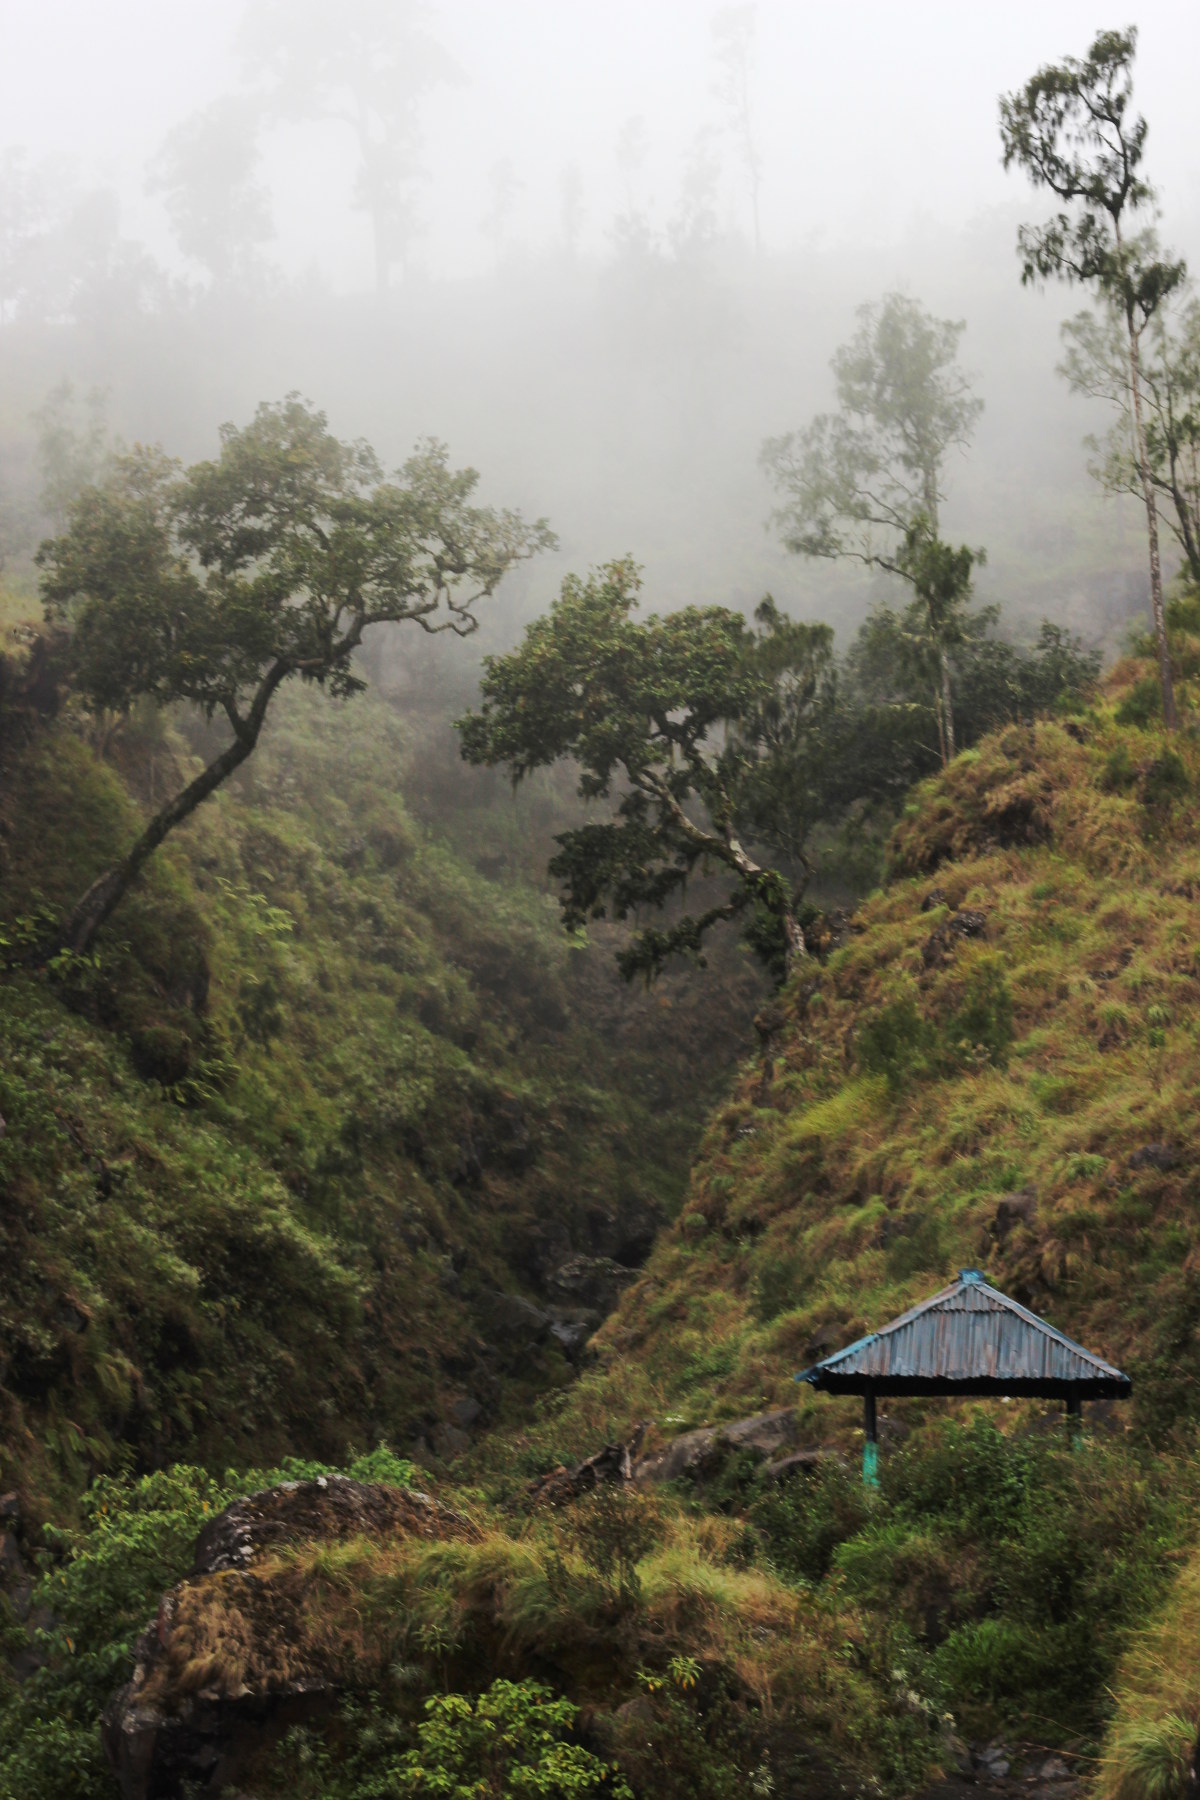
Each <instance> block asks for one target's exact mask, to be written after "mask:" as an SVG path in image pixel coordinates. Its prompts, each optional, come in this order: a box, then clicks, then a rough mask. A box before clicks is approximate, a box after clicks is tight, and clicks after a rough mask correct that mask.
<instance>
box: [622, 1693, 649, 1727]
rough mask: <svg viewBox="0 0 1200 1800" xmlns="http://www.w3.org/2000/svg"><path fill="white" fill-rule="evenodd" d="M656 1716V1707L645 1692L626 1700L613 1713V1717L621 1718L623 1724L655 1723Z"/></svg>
mask: <svg viewBox="0 0 1200 1800" xmlns="http://www.w3.org/2000/svg"><path fill="white" fill-rule="evenodd" d="M654 1717H655V1715H654V1708H653V1706H652V1705H651V1704H650V1700H649V1697H648V1696H647V1695H645V1694H635V1695H634V1697H633V1699H632V1700H626V1701H625V1702H624V1703H623V1704H622V1705H621V1706H618V1708H617V1710H616V1712H615V1713H614V1714H613V1718H614V1719H619V1720H620V1721H621V1723H622V1725H653V1723H654Z"/></svg>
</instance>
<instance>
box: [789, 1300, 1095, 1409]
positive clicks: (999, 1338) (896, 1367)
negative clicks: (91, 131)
mask: <svg viewBox="0 0 1200 1800" xmlns="http://www.w3.org/2000/svg"><path fill="white" fill-rule="evenodd" d="M796 1379H797V1380H798V1381H807V1382H810V1383H811V1384H812V1386H813V1387H817V1388H826V1389H829V1390H831V1391H834V1392H837V1391H840V1392H842V1393H863V1392H865V1391H866V1390H867V1389H868V1388H872V1389H874V1390H875V1391H876V1392H878V1393H880V1394H887V1393H892V1394H897V1393H906V1392H907V1393H934V1392H942V1393H954V1392H959V1393H965V1392H974V1393H1014V1394H1017V1393H1035V1394H1037V1393H1040V1394H1060V1395H1062V1394H1065V1395H1071V1394H1079V1395H1081V1396H1082V1397H1085V1398H1086V1397H1087V1396H1089V1395H1091V1396H1092V1397H1100V1396H1102V1395H1106V1394H1107V1395H1113V1396H1120V1395H1123V1394H1127V1393H1128V1392H1129V1390H1130V1385H1131V1384H1130V1381H1129V1377H1128V1376H1127V1375H1123V1374H1122V1373H1121V1371H1120V1369H1115V1368H1114V1367H1113V1366H1112V1364H1111V1363H1107V1362H1105V1361H1104V1359H1103V1358H1102V1357H1100V1356H1097V1355H1096V1354H1095V1353H1094V1352H1093V1351H1091V1350H1085V1349H1084V1348H1083V1346H1082V1344H1076V1343H1074V1342H1073V1341H1072V1339H1071V1338H1069V1337H1064V1335H1063V1333H1062V1332H1061V1331H1056V1330H1055V1329H1054V1326H1053V1325H1048V1324H1047V1323H1046V1321H1045V1320H1044V1319H1039V1318H1038V1316H1037V1314H1036V1313H1032V1312H1030V1311H1029V1310H1028V1308H1027V1307H1024V1306H1021V1305H1020V1304H1019V1303H1018V1302H1017V1301H1016V1300H1010V1299H1009V1297H1008V1295H1007V1294H1002V1293H1001V1292H1000V1291H999V1289H998V1288H994V1287H992V1286H990V1285H989V1283H988V1282H986V1281H985V1280H984V1278H983V1276H982V1275H981V1274H980V1272H979V1270H978V1269H964V1270H963V1271H962V1273H961V1274H960V1275H959V1278H958V1280H957V1281H952V1282H951V1283H950V1285H949V1287H945V1288H943V1289H942V1291H941V1293H939V1294H934V1295H933V1297H932V1299H929V1300H924V1301H922V1302H921V1304H920V1305H919V1306H914V1307H913V1308H912V1309H911V1310H910V1311H909V1312H906V1313H902V1314H901V1316H900V1317H899V1318H898V1319H894V1320H893V1321H892V1323H891V1324H890V1325H885V1326H884V1327H883V1329H882V1330H880V1331H875V1332H872V1333H871V1335H870V1337H865V1338H860V1339H859V1341H858V1342H857V1343H856V1344H850V1345H848V1347H847V1348H846V1349H845V1350H839V1351H837V1352H836V1353H835V1354H834V1355H833V1356H827V1357H825V1359H824V1360H823V1361H822V1362H819V1363H816V1364H814V1366H813V1367H812V1368H811V1369H806V1370H805V1371H804V1373H803V1374H802V1375H798V1376H797V1377H796Z"/></svg>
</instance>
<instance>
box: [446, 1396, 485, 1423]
mask: <svg viewBox="0 0 1200 1800" xmlns="http://www.w3.org/2000/svg"><path fill="white" fill-rule="evenodd" d="M482 1416H483V1408H482V1406H480V1404H479V1402H478V1400H476V1398H475V1396H474V1395H473V1394H465V1395H464V1396H463V1398H462V1399H461V1400H455V1401H454V1402H453V1403H452V1404H451V1407H450V1417H451V1419H452V1421H453V1422H454V1424H455V1425H457V1426H458V1428H459V1430H460V1431H470V1429H471V1427H472V1425H477V1424H478V1423H479V1420H480V1419H481V1418H482Z"/></svg>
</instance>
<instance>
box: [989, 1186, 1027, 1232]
mask: <svg viewBox="0 0 1200 1800" xmlns="http://www.w3.org/2000/svg"><path fill="white" fill-rule="evenodd" d="M1036 1212H1037V1189H1036V1188H1035V1187H1023V1188H1017V1189H1016V1190H1015V1191H1014V1192H1013V1193H1011V1194H1005V1195H1004V1197H1003V1199H1002V1200H1001V1201H1000V1202H999V1204H998V1205H997V1207H996V1210H995V1212H994V1213H993V1214H992V1217H991V1220H990V1222H989V1224H988V1235H989V1236H990V1237H991V1238H993V1239H994V1240H995V1242H996V1243H998V1244H1002V1243H1004V1241H1005V1239H1006V1238H1007V1237H1008V1235H1009V1233H1010V1232H1011V1231H1012V1230H1013V1229H1014V1228H1015V1227H1016V1226H1017V1225H1028V1224H1029V1222H1030V1220H1031V1219H1032V1218H1033V1217H1034V1215H1035V1214H1036Z"/></svg>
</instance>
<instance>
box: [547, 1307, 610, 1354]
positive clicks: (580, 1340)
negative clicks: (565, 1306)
mask: <svg viewBox="0 0 1200 1800" xmlns="http://www.w3.org/2000/svg"><path fill="white" fill-rule="evenodd" d="M598 1323H599V1321H598V1320H597V1319H595V1318H592V1317H589V1316H588V1315H587V1314H581V1315H580V1316H579V1317H578V1318H570V1317H568V1315H567V1314H565V1313H560V1314H559V1315H558V1317H557V1318H556V1319H555V1320H554V1323H553V1324H552V1325H551V1327H550V1336H551V1337H552V1338H553V1339H554V1342H555V1343H556V1344H557V1345H558V1347H559V1349H560V1350H561V1351H562V1353H563V1355H564V1356H565V1357H566V1358H567V1359H568V1361H570V1362H575V1361H576V1360H577V1359H578V1358H579V1356H581V1355H582V1353H583V1348H584V1345H585V1344H586V1343H587V1341H588V1339H589V1338H590V1337H591V1335H592V1333H593V1331H594V1330H595V1329H596V1326H597V1324H598Z"/></svg>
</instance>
